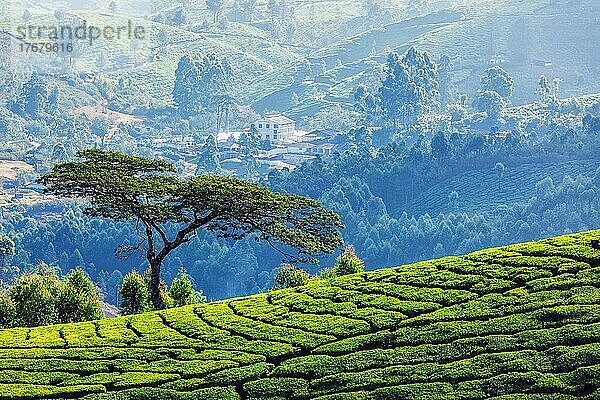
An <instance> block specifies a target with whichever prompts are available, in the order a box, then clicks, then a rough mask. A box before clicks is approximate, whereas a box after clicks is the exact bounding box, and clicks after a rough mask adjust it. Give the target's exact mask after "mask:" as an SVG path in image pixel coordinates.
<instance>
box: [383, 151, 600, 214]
mask: <svg viewBox="0 0 600 400" xmlns="http://www.w3.org/2000/svg"><path fill="white" fill-rule="evenodd" d="M598 168H600V160H576V161H568V162H554V163H531V164H523V165H515V166H510V165H507V166H506V170H505V171H504V173H503V174H502V175H499V174H498V172H496V171H495V170H494V168H493V167H491V168H488V169H479V170H475V171H469V172H465V173H462V174H460V175H456V176H453V177H451V178H449V179H447V180H445V181H443V182H441V183H438V184H435V185H432V186H431V187H429V188H428V189H427V190H425V191H424V192H423V193H421V194H420V195H419V196H418V197H416V198H415V199H413V200H411V201H410V202H409V203H407V204H403V205H401V206H399V207H397V208H392V211H393V212H394V213H400V212H407V213H408V214H409V215H422V214H425V213H428V214H430V215H437V214H439V213H447V212H450V211H460V212H493V211H495V210H496V209H497V208H498V206H501V205H513V204H516V203H526V202H527V201H528V200H530V199H531V198H532V197H534V196H536V194H537V193H536V190H537V189H536V184H537V183H538V182H539V181H541V180H543V179H545V178H546V177H551V178H552V180H553V181H554V182H555V183H557V184H560V183H561V182H562V181H563V179H564V178H565V177H566V176H570V177H572V178H576V177H577V176H580V175H583V176H590V175H591V176H593V175H594V173H595V171H596V170H597V169H598ZM452 192H456V193H458V195H459V205H458V206H457V207H458V209H456V208H454V207H453V206H452V204H451V202H450V200H449V196H450V193H452Z"/></svg>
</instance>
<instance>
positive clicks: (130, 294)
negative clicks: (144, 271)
mask: <svg viewBox="0 0 600 400" xmlns="http://www.w3.org/2000/svg"><path fill="white" fill-rule="evenodd" d="M119 293H120V294H121V304H120V306H121V310H122V313H123V315H131V314H139V313H142V312H144V311H148V310H150V302H149V300H150V292H149V291H148V285H147V284H146V281H145V280H144V277H143V276H141V275H140V274H138V273H137V272H135V271H134V272H130V273H129V274H127V275H126V276H125V278H124V279H123V286H122V287H121V290H120V292H119Z"/></svg>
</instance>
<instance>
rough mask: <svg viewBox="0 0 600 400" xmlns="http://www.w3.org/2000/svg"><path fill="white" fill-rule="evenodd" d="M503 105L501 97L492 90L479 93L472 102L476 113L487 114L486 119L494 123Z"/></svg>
mask: <svg viewBox="0 0 600 400" xmlns="http://www.w3.org/2000/svg"><path fill="white" fill-rule="evenodd" d="M505 105H506V103H505V102H504V99H503V98H502V96H501V95H499V94H498V93H497V92H495V91H493V90H489V91H487V92H481V93H479V95H478V96H477V97H476V98H475V102H474V106H475V108H476V109H477V111H481V112H485V113H487V116H488V118H489V119H490V120H492V121H496V120H497V119H498V118H499V117H500V113H501V112H502V109H503V108H504V107H505Z"/></svg>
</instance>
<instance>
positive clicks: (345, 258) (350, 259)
mask: <svg viewBox="0 0 600 400" xmlns="http://www.w3.org/2000/svg"><path fill="white" fill-rule="evenodd" d="M364 270H365V262H364V261H363V260H361V259H360V258H358V256H357V255H356V251H355V250H354V246H347V247H346V248H345V249H344V251H343V253H342V254H341V255H340V256H339V257H338V258H337V259H336V260H335V264H334V266H333V272H334V273H335V276H344V275H351V274H358V273H359V272H363V271H364Z"/></svg>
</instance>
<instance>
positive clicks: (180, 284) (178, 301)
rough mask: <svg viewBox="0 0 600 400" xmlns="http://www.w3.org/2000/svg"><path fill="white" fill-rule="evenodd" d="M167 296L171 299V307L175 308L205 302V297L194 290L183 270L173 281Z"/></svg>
mask: <svg viewBox="0 0 600 400" xmlns="http://www.w3.org/2000/svg"><path fill="white" fill-rule="evenodd" d="M169 295H170V296H171V298H172V299H173V305H174V306H175V307H183V306H189V305H192V304H198V303H205V302H206V297H205V296H204V295H203V294H202V292H198V291H196V290H194V286H193V285H192V281H191V280H190V277H189V275H188V274H186V273H185V271H183V270H181V271H180V272H179V275H178V276H177V277H176V278H175V279H174V280H173V283H172V284H171V288H170V289H169Z"/></svg>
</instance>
